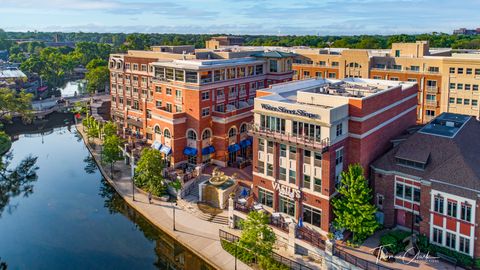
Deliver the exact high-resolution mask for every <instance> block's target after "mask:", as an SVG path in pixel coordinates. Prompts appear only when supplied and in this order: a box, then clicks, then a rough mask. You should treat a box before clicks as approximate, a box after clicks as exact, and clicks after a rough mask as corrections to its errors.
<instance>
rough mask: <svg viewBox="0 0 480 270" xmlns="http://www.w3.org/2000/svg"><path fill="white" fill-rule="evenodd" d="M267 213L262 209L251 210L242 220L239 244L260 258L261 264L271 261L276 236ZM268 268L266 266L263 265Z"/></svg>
mask: <svg viewBox="0 0 480 270" xmlns="http://www.w3.org/2000/svg"><path fill="white" fill-rule="evenodd" d="M268 224H269V218H268V216H267V214H265V213H264V212H261V211H251V212H250V213H248V216H247V219H245V220H243V221H242V222H241V226H242V235H241V236H240V240H239V243H238V245H239V246H240V247H243V248H245V249H247V250H249V251H250V252H252V253H253V254H255V255H257V256H258V258H259V263H260V266H262V265H263V266H265V265H268V264H269V262H270V261H271V254H272V251H273V244H274V243H275V240H276V236H275V233H274V232H273V230H272V228H270V226H269V225H268ZM263 266H262V268H264V269H266V267H263Z"/></svg>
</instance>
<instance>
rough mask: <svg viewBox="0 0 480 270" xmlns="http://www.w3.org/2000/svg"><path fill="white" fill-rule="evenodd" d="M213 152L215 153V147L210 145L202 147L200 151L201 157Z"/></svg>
mask: <svg viewBox="0 0 480 270" xmlns="http://www.w3.org/2000/svg"><path fill="white" fill-rule="evenodd" d="M213 152H215V147H213V146H212V145H210V146H207V147H204V148H203V149H202V155H209V154H211V153H213Z"/></svg>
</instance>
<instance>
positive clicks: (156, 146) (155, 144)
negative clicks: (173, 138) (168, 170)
mask: <svg viewBox="0 0 480 270" xmlns="http://www.w3.org/2000/svg"><path fill="white" fill-rule="evenodd" d="M152 148H153V149H157V150H160V149H162V143H161V142H159V141H154V142H153V143H152Z"/></svg>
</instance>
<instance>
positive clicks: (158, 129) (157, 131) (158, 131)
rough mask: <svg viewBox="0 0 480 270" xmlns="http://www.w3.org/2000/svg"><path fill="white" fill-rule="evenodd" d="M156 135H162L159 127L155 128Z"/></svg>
mask: <svg viewBox="0 0 480 270" xmlns="http://www.w3.org/2000/svg"><path fill="white" fill-rule="evenodd" d="M155 133H156V134H161V133H162V131H161V130H160V127H159V126H155Z"/></svg>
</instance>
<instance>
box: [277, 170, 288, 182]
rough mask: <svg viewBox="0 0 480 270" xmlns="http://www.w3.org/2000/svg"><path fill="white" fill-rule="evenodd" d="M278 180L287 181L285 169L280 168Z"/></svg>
mask: <svg viewBox="0 0 480 270" xmlns="http://www.w3.org/2000/svg"><path fill="white" fill-rule="evenodd" d="M279 178H280V180H283V181H285V180H287V169H285V168H283V167H280V177H279Z"/></svg>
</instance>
